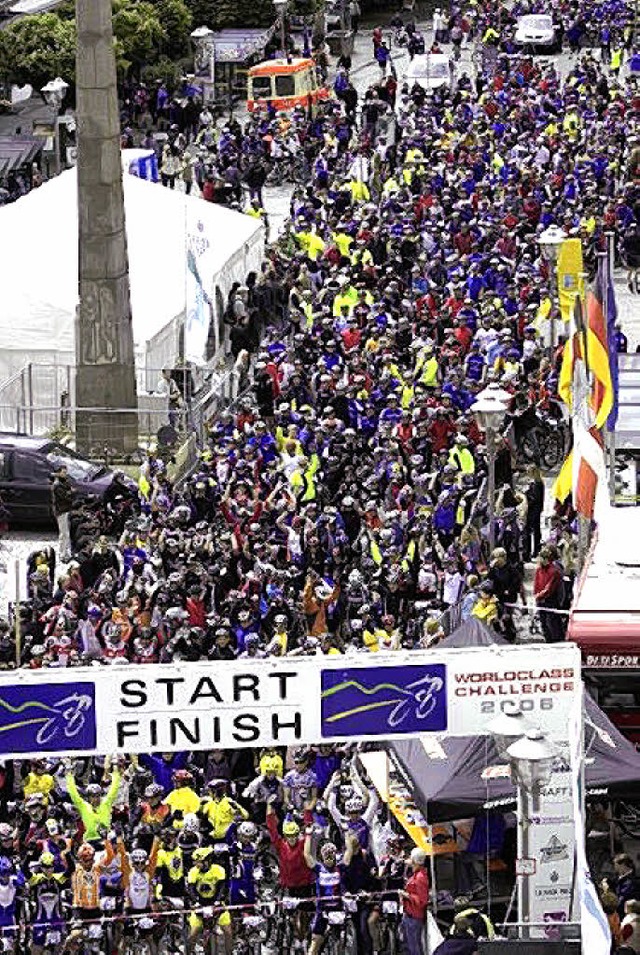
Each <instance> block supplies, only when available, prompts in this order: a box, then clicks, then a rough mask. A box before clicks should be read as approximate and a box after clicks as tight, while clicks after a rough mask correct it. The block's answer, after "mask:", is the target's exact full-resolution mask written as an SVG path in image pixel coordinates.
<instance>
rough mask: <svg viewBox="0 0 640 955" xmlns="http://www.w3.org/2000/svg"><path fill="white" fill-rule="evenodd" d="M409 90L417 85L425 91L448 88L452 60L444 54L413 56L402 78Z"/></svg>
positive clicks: (451, 72)
mask: <svg viewBox="0 0 640 955" xmlns="http://www.w3.org/2000/svg"><path fill="white" fill-rule="evenodd" d="M404 79H405V82H406V83H408V84H409V89H411V87H412V86H413V85H414V84H415V83H418V85H419V86H422V88H423V89H425V90H437V89H440V87H443V86H444V87H447V88H450V87H451V85H452V83H453V60H452V59H451V57H449V56H447V54H446V53H420V54H418V56H414V58H413V60H411V62H410V63H409V66H408V67H407V72H406V75H405V77H404Z"/></svg>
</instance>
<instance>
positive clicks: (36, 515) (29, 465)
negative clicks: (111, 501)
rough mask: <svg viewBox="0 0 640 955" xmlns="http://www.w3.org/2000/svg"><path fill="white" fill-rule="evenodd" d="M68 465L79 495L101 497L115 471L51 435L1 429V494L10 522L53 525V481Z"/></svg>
mask: <svg viewBox="0 0 640 955" xmlns="http://www.w3.org/2000/svg"><path fill="white" fill-rule="evenodd" d="M62 465H65V466H66V468H67V472H68V474H69V477H70V478H71V482H72V484H73V486H74V489H75V491H76V492H77V494H78V498H82V497H86V496H87V495H95V496H96V497H97V498H102V497H103V495H104V494H105V492H106V490H107V488H108V487H109V485H110V484H111V481H112V480H113V471H110V470H109V469H108V468H106V467H104V466H101V465H99V464H96V463H95V462H93V461H89V460H87V458H84V457H83V456H82V455H81V454H78V453H77V452H76V451H74V450H72V449H71V448H66V447H64V445H62V444H58V443H57V442H56V441H51V440H50V439H49V438H33V437H30V436H29V435H23V434H10V433H6V432H0V497H1V498H2V501H3V502H4V505H5V507H6V510H7V520H8V522H9V525H10V526H11V525H13V524H18V525H22V524H30V525H35V526H39V527H46V526H48V525H50V524H53V522H54V521H53V512H52V510H51V482H52V480H53V476H54V474H55V472H56V471H57V470H58V468H60V467H61V466H62Z"/></svg>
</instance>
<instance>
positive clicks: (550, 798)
mask: <svg viewBox="0 0 640 955" xmlns="http://www.w3.org/2000/svg"><path fill="white" fill-rule="evenodd" d="M563 748H564V749H567V747H566V746H565V747H563ZM568 755H569V754H568V752H567V757H568ZM571 786H572V774H571V767H570V766H569V764H568V762H567V760H566V759H565V758H564V756H559V757H558V759H557V760H556V765H555V766H554V771H553V775H552V777H551V782H550V783H549V785H548V786H545V788H544V789H543V790H542V793H541V794H540V805H539V807H538V812H534V813H532V815H531V825H530V830H529V850H530V854H531V859H533V861H534V864H535V872H534V874H533V877H531V876H530V877H529V878H532V892H531V896H530V912H531V921H532V922H533V923H541V924H540V927H536V928H534V929H533V930H532V932H531V934H532V936H533V937H535V938H548V939H549V940H552V939H557V938H558V937H559V929H558V926H560V925H562V924H564V923H565V922H569V921H570V919H571V906H572V897H573V881H574V875H573V873H574V865H575V851H576V845H575V842H576V839H575V823H574V819H573V806H572V801H571Z"/></svg>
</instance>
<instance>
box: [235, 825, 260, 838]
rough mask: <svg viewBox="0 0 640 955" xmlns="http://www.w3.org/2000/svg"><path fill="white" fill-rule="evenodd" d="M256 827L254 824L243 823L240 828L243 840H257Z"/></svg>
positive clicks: (239, 833)
mask: <svg viewBox="0 0 640 955" xmlns="http://www.w3.org/2000/svg"><path fill="white" fill-rule="evenodd" d="M256 832H257V829H256V825H255V823H254V822H241V823H240V825H239V826H238V835H239V836H240V838H241V839H255V836H256Z"/></svg>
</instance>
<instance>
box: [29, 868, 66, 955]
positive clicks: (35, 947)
mask: <svg viewBox="0 0 640 955" xmlns="http://www.w3.org/2000/svg"><path fill="white" fill-rule="evenodd" d="M39 863H40V871H39V872H35V873H34V874H33V875H32V876H31V878H30V879H29V882H28V888H29V897H30V899H31V900H32V902H33V911H32V921H33V923H34V926H33V934H32V936H31V941H32V945H31V952H32V953H33V955H40V953H41V952H42V951H43V950H44V948H45V946H46V945H56V944H58V943H59V942H60V941H62V929H63V927H64V902H65V899H66V894H67V893H66V887H67V878H66V876H65V875H64V873H62V872H56V871H55V870H54V865H55V859H54V857H53V853H51V852H43V853H42V855H41V856H40V859H39Z"/></svg>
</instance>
